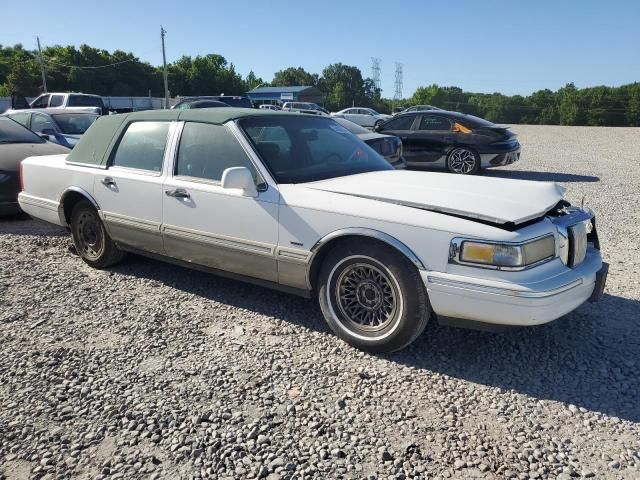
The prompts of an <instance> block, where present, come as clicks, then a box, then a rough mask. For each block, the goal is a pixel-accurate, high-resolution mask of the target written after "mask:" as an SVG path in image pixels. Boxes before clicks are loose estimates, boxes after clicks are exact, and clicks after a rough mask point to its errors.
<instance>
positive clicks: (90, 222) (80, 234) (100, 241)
mask: <svg viewBox="0 0 640 480" xmlns="http://www.w3.org/2000/svg"><path fill="white" fill-rule="evenodd" d="M75 230H76V239H77V245H76V248H77V249H78V253H79V254H80V255H82V256H83V257H86V258H88V259H90V260H96V259H98V258H100V255H102V252H103V250H104V232H103V230H102V225H101V224H100V220H99V219H98V217H97V216H96V214H95V213H94V212H92V211H90V210H83V211H82V213H81V214H80V215H79V217H78V221H77V225H76V229H75Z"/></svg>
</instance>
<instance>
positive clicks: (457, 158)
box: [375, 110, 520, 174]
mask: <svg viewBox="0 0 640 480" xmlns="http://www.w3.org/2000/svg"><path fill="white" fill-rule="evenodd" d="M508 128H509V127H505V126H502V125H496V124H494V123H491V122H489V121H487V120H483V119H482V118H478V117H474V116H473V115H466V114H464V113H458V112H448V111H446V110H429V111H421V112H410V113H401V114H398V115H396V116H394V117H393V118H392V119H390V120H388V121H386V122H385V123H383V124H382V125H380V126H378V127H376V128H375V130H376V132H380V133H386V134H389V135H395V136H397V137H400V139H401V140H402V146H403V156H404V159H405V160H406V162H407V166H409V167H418V166H419V167H426V166H429V167H444V168H446V169H447V170H448V171H450V172H451V173H462V174H473V173H478V172H479V171H480V169H481V168H488V167H497V166H500V165H508V164H510V163H513V162H516V161H518V160H519V159H520V143H518V139H517V135H516V134H515V133H513V132H510V131H509V130H508Z"/></svg>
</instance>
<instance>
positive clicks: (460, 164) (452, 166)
mask: <svg viewBox="0 0 640 480" xmlns="http://www.w3.org/2000/svg"><path fill="white" fill-rule="evenodd" d="M470 161H471V162H470ZM480 167H481V165H480V155H478V152H476V151H475V150H473V149H471V148H467V147H456V148H454V149H453V150H451V151H450V152H449V154H448V155H447V170H448V171H449V172H450V173H457V174H460V175H475V174H477V173H478V172H479V171H480Z"/></svg>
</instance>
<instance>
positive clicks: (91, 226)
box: [19, 108, 607, 352]
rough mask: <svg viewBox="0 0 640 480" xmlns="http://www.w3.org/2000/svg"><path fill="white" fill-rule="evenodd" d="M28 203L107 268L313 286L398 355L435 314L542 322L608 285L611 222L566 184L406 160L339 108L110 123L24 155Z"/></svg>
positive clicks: (365, 344)
mask: <svg viewBox="0 0 640 480" xmlns="http://www.w3.org/2000/svg"><path fill="white" fill-rule="evenodd" d="M21 182H22V192H21V193H20V194H19V203H20V206H21V208H22V209H23V210H24V211H25V212H27V213H28V214H29V215H32V216H34V217H36V218H40V219H42V220H45V221H48V222H52V223H55V224H58V225H62V226H65V227H68V228H69V229H70V231H71V235H72V238H73V242H74V244H75V247H76V249H77V252H78V254H79V255H80V257H81V258H82V259H83V260H84V261H85V262H86V263H88V264H89V265H91V266H93V267H96V268H106V267H109V266H110V265H113V264H115V263H117V262H120V261H121V260H122V259H123V258H124V256H125V254H126V252H135V253H140V254H143V255H148V256H151V257H158V258H162V259H164V260H168V261H171V262H175V263H180V264H183V265H187V266H191V267H194V268H199V269H205V270H208V271H211V272H213V273H217V274H220V275H225V276H230V277H234V278H240V279H245V280H248V281H252V282H255V283H258V284H261V285H265V286H270V287H273V288H278V289H281V290H285V291H289V292H292V293H297V294H300V295H304V296H307V297H312V296H317V298H318V300H319V304H320V308H321V309H322V312H323V314H324V317H325V318H326V321H327V323H328V324H329V326H330V327H331V329H332V330H333V331H334V332H335V333H336V335H338V336H340V337H341V338H343V339H344V340H345V341H347V342H349V343H350V344H352V345H355V346H357V347H358V348H361V349H364V350H367V351H374V352H388V351H393V350H398V349H401V348H403V347H405V346H406V345H408V344H410V343H411V342H412V341H413V340H415V339H416V338H417V337H418V336H419V335H420V334H421V333H422V331H423V330H424V328H425V326H426V325H427V322H428V321H429V319H431V318H433V319H436V318H437V319H438V320H439V321H440V322H449V323H456V322H457V323H463V322H464V323H466V324H467V325H481V324H493V325H516V326H528V325H537V324H541V323H545V322H549V321H551V320H554V319H556V318H558V317H561V316H562V315H565V314H566V313H568V312H571V311H572V310H574V309H575V308H577V307H578V306H579V305H581V304H582V303H584V302H585V301H587V300H591V301H595V300H597V299H598V298H599V297H600V296H601V295H602V292H603V288H604V284H605V281H606V274H607V264H606V263H603V262H602V258H601V255H600V246H599V243H598V236H597V233H596V223H595V218H594V215H593V213H592V212H591V211H590V210H586V209H582V208H577V207H574V206H571V205H570V204H569V203H568V202H567V201H565V200H564V199H563V196H564V189H563V188H562V187H560V186H558V185H556V184H554V183H542V182H528V181H519V180H505V179H496V178H486V177H477V176H461V175H455V174H448V173H431V172H411V171H399V170H394V169H393V168H392V167H391V166H390V165H389V163H388V162H387V161H385V159H384V158H382V157H381V156H380V155H378V154H377V153H376V152H375V151H373V150H372V149H371V148H369V147H368V146H367V145H366V144H365V143H364V142H362V141H361V140H359V139H358V138H357V137H356V136H355V135H353V134H351V133H349V132H348V131H347V130H345V129H344V128H343V127H342V126H340V125H339V124H338V123H336V122H335V121H334V120H332V119H330V118H326V117H325V118H323V117H315V116H309V115H302V114H295V113H282V112H271V111H265V110H263V111H260V110H247V109H233V108H216V109H210V110H208V109H202V110H170V111H151V112H138V113H130V114H123V115H112V116H107V117H101V118H100V119H99V120H98V121H96V122H95V123H94V125H92V126H91V128H90V129H89V130H88V131H87V133H86V134H85V135H84V136H83V138H82V139H81V140H80V142H79V143H78V145H77V146H76V147H75V149H74V150H73V152H71V153H70V154H68V155H58V156H46V157H30V158H28V159H26V160H24V161H23V162H22V167H21Z"/></svg>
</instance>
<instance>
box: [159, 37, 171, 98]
mask: <svg viewBox="0 0 640 480" xmlns="http://www.w3.org/2000/svg"><path fill="white" fill-rule="evenodd" d="M166 33H167V32H166V31H165V29H164V28H162V25H160V38H161V39H162V69H163V73H162V76H163V77H164V108H169V80H168V77H167V56H166V55H165V52H164V36H165V34H166Z"/></svg>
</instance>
